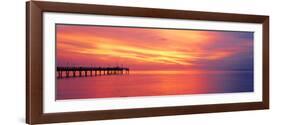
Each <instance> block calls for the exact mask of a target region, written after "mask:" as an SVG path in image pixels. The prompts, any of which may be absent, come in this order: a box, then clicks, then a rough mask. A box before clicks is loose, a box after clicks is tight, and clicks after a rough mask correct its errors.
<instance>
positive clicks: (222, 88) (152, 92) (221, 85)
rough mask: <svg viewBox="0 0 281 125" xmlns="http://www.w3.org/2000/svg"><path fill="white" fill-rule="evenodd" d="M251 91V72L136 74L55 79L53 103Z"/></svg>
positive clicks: (141, 72)
mask: <svg viewBox="0 0 281 125" xmlns="http://www.w3.org/2000/svg"><path fill="white" fill-rule="evenodd" d="M253 88H254V85H253V72H252V71H199V72H190V71H189V72H187V71H166V72H164V71H135V72H130V74H123V75H104V76H92V77H74V78H61V79H57V81H56V99H57V100H64V99H87V98H113V97H136V96H161V95H186V94H210V93H235V92H253Z"/></svg>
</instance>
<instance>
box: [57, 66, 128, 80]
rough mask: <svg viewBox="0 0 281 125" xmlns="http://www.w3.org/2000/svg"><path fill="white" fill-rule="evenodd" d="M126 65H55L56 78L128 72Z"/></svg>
mask: <svg viewBox="0 0 281 125" xmlns="http://www.w3.org/2000/svg"><path fill="white" fill-rule="evenodd" d="M129 72H130V69H129V68H126V67H119V66H116V67H57V69H56V73H57V78H69V77H88V76H89V77H90V76H102V75H123V74H129Z"/></svg>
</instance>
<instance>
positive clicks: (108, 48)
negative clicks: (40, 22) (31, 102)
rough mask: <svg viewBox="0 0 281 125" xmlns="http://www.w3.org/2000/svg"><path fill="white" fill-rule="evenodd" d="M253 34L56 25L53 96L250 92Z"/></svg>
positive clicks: (95, 97) (135, 95)
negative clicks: (54, 88) (54, 91)
mask: <svg viewBox="0 0 281 125" xmlns="http://www.w3.org/2000/svg"><path fill="white" fill-rule="evenodd" d="M253 37H254V33H253V32H242V31H215V30H192V29H167V28H166V29H165V28H149V27H121V26H98V25H74V24H56V100H68V99H97V98H120V97H146V96H171V95H191V94H192V95H193V94H218V93H241V92H253V91H254V85H253V75H254V74H253V71H254V69H253V44H254V42H253V41H254V38H253Z"/></svg>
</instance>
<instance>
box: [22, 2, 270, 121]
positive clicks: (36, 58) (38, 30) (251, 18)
mask: <svg viewBox="0 0 281 125" xmlns="http://www.w3.org/2000/svg"><path fill="white" fill-rule="evenodd" d="M44 12H63V13H82V14H100V15H115V16H135V17H153V18H172V19H191V20H205V21H227V22H243V23H259V24H262V28H263V36H262V37H263V55H262V57H263V97H262V98H263V100H262V102H248V103H234V104H233V103H232V104H212V105H195V106H175V107H159V108H141V109H121V110H104V111H83V112H67V113H48V114H46V113H43V81H42V78H43V39H42V38H43V27H42V24H43V21H42V20H43V16H42V15H43V13H44ZM257 109H269V16H261V15H245V14H227V13H214V12H198V11H182V10H168V9H151V8H134V7H120V6H103V5H90V4H71V3H56V2H39V1H30V2H27V3H26V122H27V123H29V124H38V123H55V122H72V121H86V120H103V119H119V118H133V117H151V116H164V115H182V114H195V113H211V112H226V111H242V110H257Z"/></svg>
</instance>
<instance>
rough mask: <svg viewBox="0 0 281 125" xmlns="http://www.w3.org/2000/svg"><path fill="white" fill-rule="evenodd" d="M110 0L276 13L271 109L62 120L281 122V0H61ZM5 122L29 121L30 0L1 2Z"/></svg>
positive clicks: (203, 124)
mask: <svg viewBox="0 0 281 125" xmlns="http://www.w3.org/2000/svg"><path fill="white" fill-rule="evenodd" d="M57 1H63V2H80V3H93V4H107V5H122V6H138V7H152V8H169V9H182V10H199V11H215V12H230V13H246V14H264V15H270V21H271V22H270V28H271V29H270V44H271V45H270V47H271V48H270V52H271V55H270V56H271V59H270V61H271V62H270V65H271V68H270V69H271V71H270V73H271V76H270V80H271V86H270V88H271V97H270V98H271V105H270V106H271V109H270V110H260V111H242V112H228V113H211V114H197V115H181V116H165V117H150V118H134V119H121V120H104V121H91V122H76V123H67V124H66V123H62V125H72V124H73V125H88V124H95V125H132V124H134V125H150V124H159V125H160V124H161V125H185V124H194V125H225V124H227V125H244V124H255V125H264V124H280V116H281V99H280V97H279V95H280V96H281V90H280V89H281V79H280V78H281V73H280V71H281V56H279V55H280V54H281V48H280V47H281V37H280V35H279V34H281V33H280V30H281V14H280V12H281V7H280V5H281V3H278V2H279V1H278V0H233V1H229V0H79V1H78V0H57ZM0 10H1V11H0V16H1V19H0V22H1V23H0V34H1V35H0V43H1V44H0V57H1V58H0V59H1V61H0V78H1V79H0V80H1V82H0V85H1V87H0V99H1V103H0V117H1V119H0V124H1V125H2V124H3V125H21V124H25V122H24V121H25V0H5V1H1V4H0ZM279 53H280V54H279Z"/></svg>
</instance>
